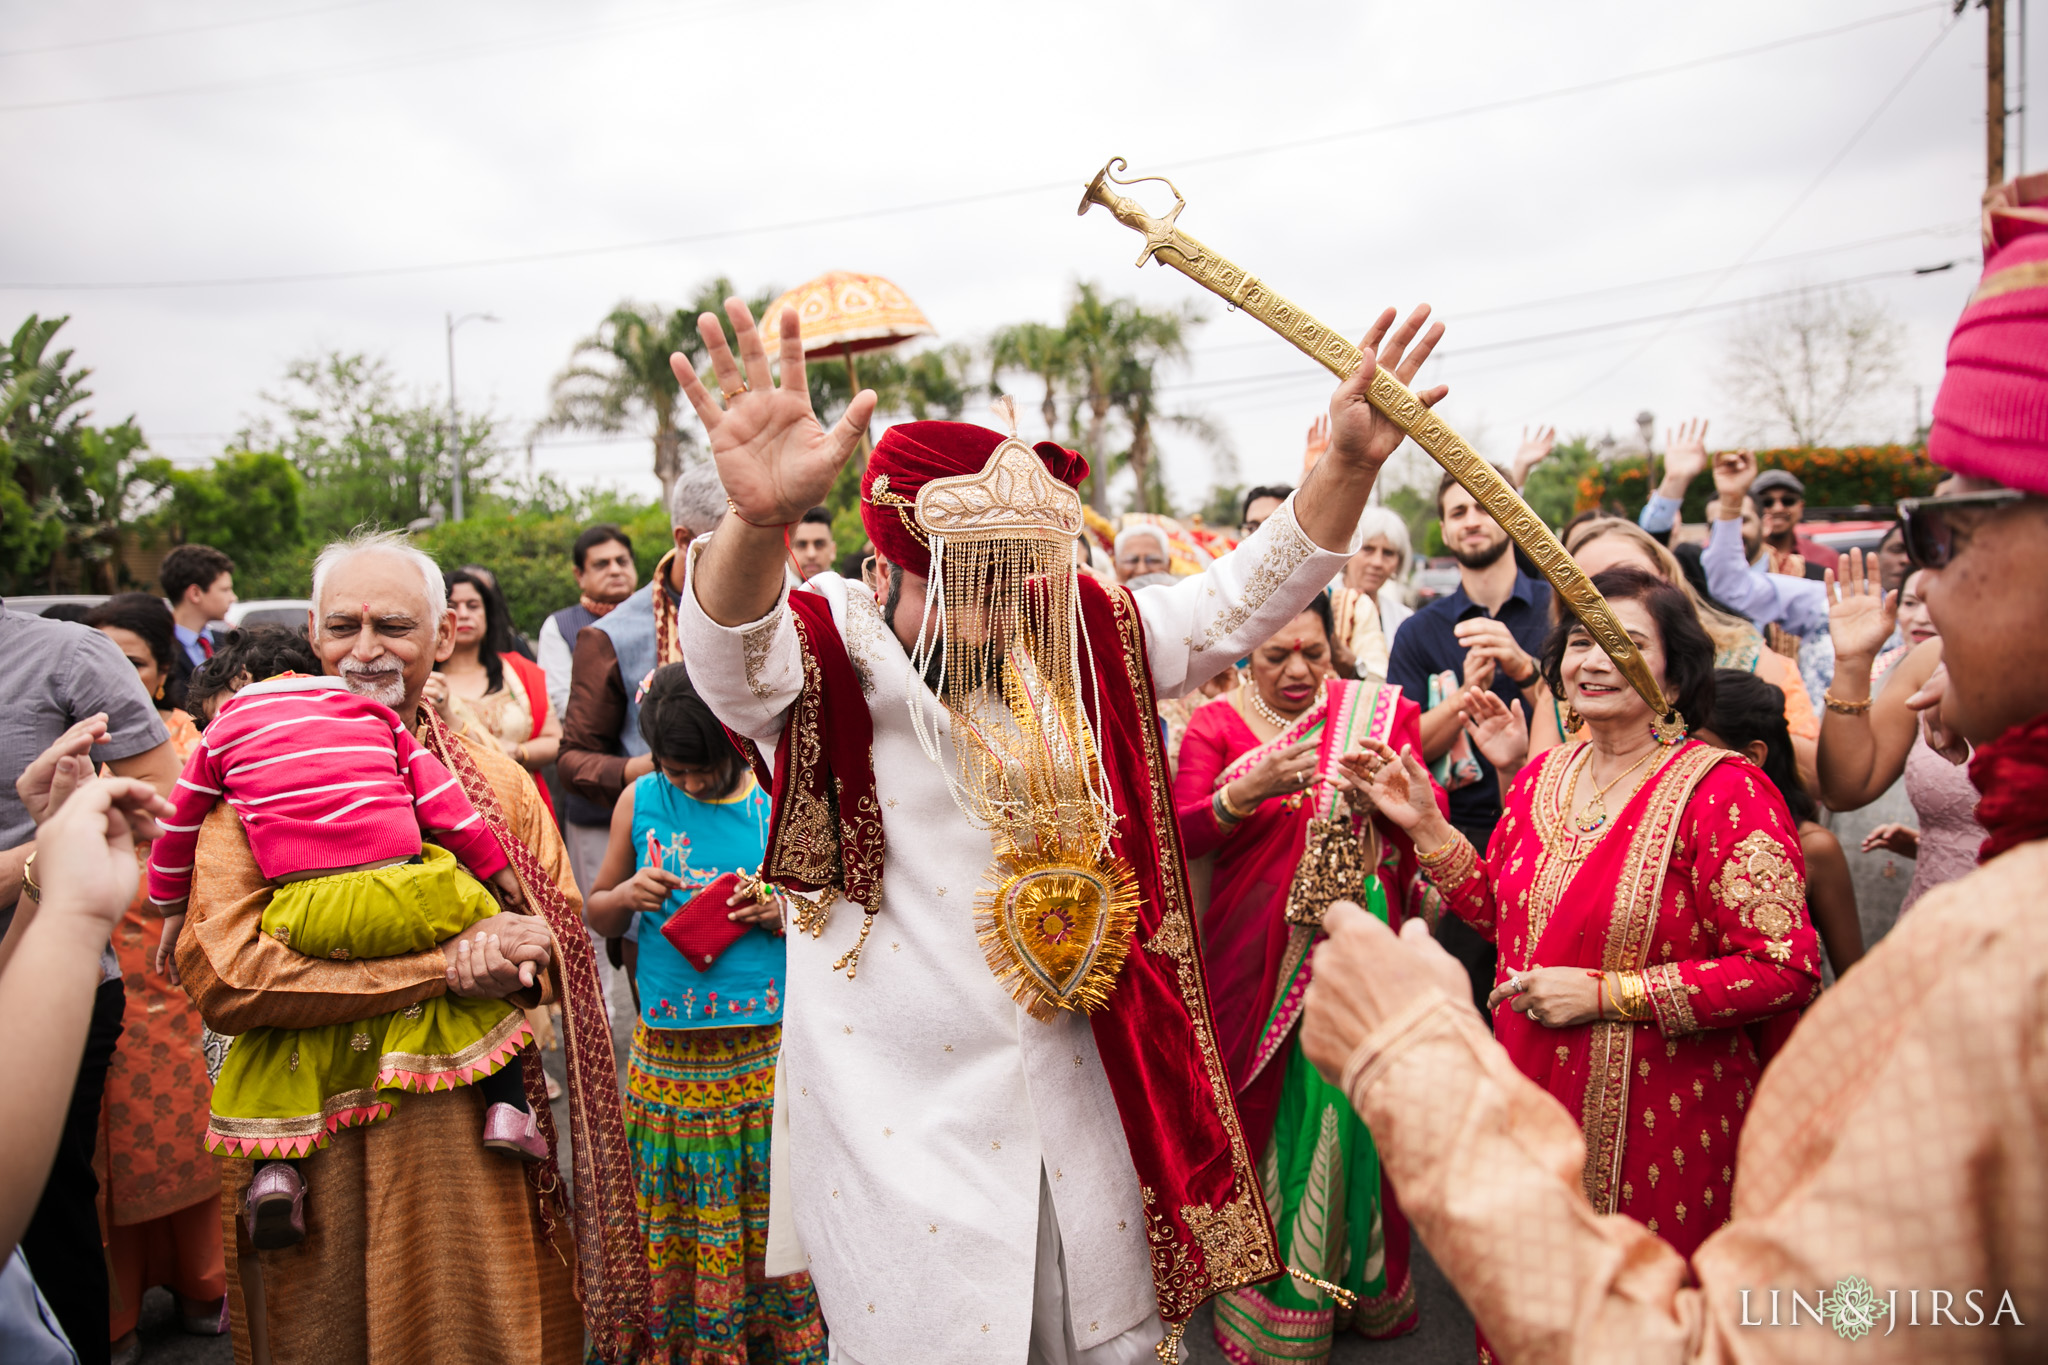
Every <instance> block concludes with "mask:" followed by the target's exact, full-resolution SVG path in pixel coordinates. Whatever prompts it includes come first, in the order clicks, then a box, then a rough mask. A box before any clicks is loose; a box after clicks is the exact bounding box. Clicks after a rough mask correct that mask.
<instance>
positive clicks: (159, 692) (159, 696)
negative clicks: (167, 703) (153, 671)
mask: <svg viewBox="0 0 2048 1365" xmlns="http://www.w3.org/2000/svg"><path fill="white" fill-rule="evenodd" d="M163 699H164V680H163V679H162V678H158V679H157V680H156V700H158V701H162V700H163Z"/></svg>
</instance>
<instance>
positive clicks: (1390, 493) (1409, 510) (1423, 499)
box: [1380, 484, 1444, 555]
mask: <svg viewBox="0 0 2048 1365" xmlns="http://www.w3.org/2000/svg"><path fill="white" fill-rule="evenodd" d="M1431 487H1432V488H1434V487H1435V485H1431ZM1380 501H1381V502H1383V503H1385V504H1386V505H1387V508H1388V510H1390V511H1391V512H1393V514H1394V515H1395V516H1397V517H1399V518H1401V520H1403V521H1405V522H1407V523H1408V543H1409V544H1410V545H1412V546H1414V548H1415V553H1416V554H1418V555H1434V554H1442V553H1443V547H1444V540H1443V533H1442V526H1441V524H1440V523H1439V521H1438V520H1437V512H1436V498H1435V497H1434V496H1433V495H1432V494H1431V493H1429V492H1426V491H1424V490H1423V489H1420V488H1417V487H1415V486H1414V485H1412V484H1399V485H1397V486H1395V487H1392V488H1388V489H1386V490H1385V491H1384V493H1383V494H1382V495H1381V497H1380Z"/></svg>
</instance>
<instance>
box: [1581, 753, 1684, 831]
mask: <svg viewBox="0 0 2048 1365" xmlns="http://www.w3.org/2000/svg"><path fill="white" fill-rule="evenodd" d="M1662 752H1663V746H1662V745H1652V746H1651V747H1650V749H1649V751H1648V752H1647V753H1645V754H1644V755H1643V756H1642V757H1641V758H1639V759H1637V760H1636V761H1635V762H1633V763H1631V764H1629V765H1628V766H1627V767H1626V768H1623V769H1622V770H1621V773H1620V774H1619V776H1617V777H1615V779H1614V780H1613V781H1611V782H1609V783H1608V784H1607V785H1606V786H1604V787H1602V786H1595V787H1594V788H1593V799H1592V800H1591V801H1588V802H1587V803H1586V809H1585V812H1584V814H1582V815H1580V816H1579V818H1578V820H1577V821H1576V823H1577V825H1578V827H1579V833H1581V834H1591V833H1593V832H1594V831H1595V830H1597V829H1599V828H1600V827H1601V826H1602V825H1604V824H1606V823H1607V793H1609V792H1611V791H1613V790H1614V789H1615V787H1616V786H1617V785H1619V784H1620V782H1621V779H1622V778H1624V777H1627V776H1628V775H1629V774H1630V773H1632V772H1634V771H1635V770H1636V769H1638V768H1640V767H1642V766H1643V764H1645V763H1647V762H1649V761H1650V760H1651V759H1653V758H1655V757H1656V756H1657V755H1658V754H1660V753H1662ZM1592 767H1593V746H1592V745H1590V744H1589V745H1587V746H1586V761H1585V762H1584V763H1582V764H1580V765H1579V766H1578V767H1576V768H1573V769H1572V780H1571V785H1570V786H1569V787H1567V788H1566V789H1565V794H1564V808H1565V810H1566V812H1567V813H1569V812H1570V810H1571V808H1572V806H1573V804H1574V803H1575V802H1576V801H1577V800H1578V798H1579V774H1580V773H1581V772H1587V771H1591V770H1592ZM1596 811H1597V812H1598V814H1595V812H1596Z"/></svg>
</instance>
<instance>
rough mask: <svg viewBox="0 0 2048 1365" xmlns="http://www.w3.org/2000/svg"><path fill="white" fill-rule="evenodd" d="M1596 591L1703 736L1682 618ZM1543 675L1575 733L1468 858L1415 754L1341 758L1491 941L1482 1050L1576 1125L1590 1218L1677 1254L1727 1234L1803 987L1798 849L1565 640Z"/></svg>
mask: <svg viewBox="0 0 2048 1365" xmlns="http://www.w3.org/2000/svg"><path fill="white" fill-rule="evenodd" d="M1593 583H1594V586H1596V587H1598V588H1599V589H1600V590H1601V592H1602V593H1604V594H1605V595H1606V597H1607V599H1608V601H1609V602H1610V603H1611V604H1612V605H1613V607H1614V611H1615V615H1616V616H1617V617H1618V618H1619V620H1620V622H1621V624H1622V626H1623V628H1625V629H1626V630H1627V631H1628V632H1629V634H1630V636H1631V637H1632V638H1633V639H1634V640H1635V642H1636V646H1637V648H1638V649H1640V650H1641V651H1642V653H1643V656H1644V659H1645V660H1646V661H1647V662H1648V664H1649V666H1650V670H1651V672H1652V673H1653V674H1656V675H1658V677H1659V678H1660V680H1661V682H1662V684H1663V687H1664V690H1665V695H1666V696H1667V697H1671V698H1672V699H1673V701H1674V704H1675V705H1677V707H1678V708H1679V710H1680V712H1681V713H1682V714H1683V715H1684V717H1685V718H1686V719H1687V720H1688V721H1689V722H1690V723H1691V724H1693V725H1704V724H1705V723H1706V722H1707V720H1708V718H1709V715H1710V713H1711V711H1712V707H1713V673H1714V658H1713V655H1714V649H1713V644H1712V642H1711V641H1710V640H1709V639H1708V637H1707V635H1706V633H1705V632H1704V631H1703V630H1702V629H1701V627H1700V625H1699V621H1698V619H1697V617H1696V616H1695V615H1694V613H1693V611H1692V608H1691V606H1690V605H1689V604H1688V603H1687V602H1686V600H1685V599H1684V598H1683V597H1681V596H1680V595H1679V594H1678V592H1677V591H1676V590H1675V589H1673V588H1671V587H1670V586H1668V585H1666V584H1664V583H1662V582H1661V581H1659V580H1658V579H1656V578H1653V577H1652V576H1650V575H1649V574H1646V573H1643V572H1641V571H1640V570H1636V569H1611V570H1609V571H1607V572H1606V573H1602V574H1599V575H1597V576H1595V578H1594V579H1593ZM1543 669H1544V673H1545V676H1546V678H1547V679H1548V682H1549V685H1550V687H1551V689H1552V695H1553V696H1556V697H1559V698H1561V699H1563V700H1564V701H1565V702H1566V703H1568V705H1569V707H1570V709H1572V710H1575V711H1576V712H1577V713H1578V715H1579V716H1580V717H1583V718H1584V722H1585V724H1586V726H1587V728H1588V733H1589V735H1590V738H1588V739H1586V740H1581V741H1578V742H1574V743H1567V744H1564V745H1562V746H1560V747H1558V748H1555V749H1552V750H1550V751H1548V752H1547V753H1544V754H1542V755H1540V756H1539V757H1538V758H1537V759H1536V760H1535V762H1533V763H1532V764H1530V766H1529V767H1528V768H1527V769H1525V770H1524V771H1523V772H1522V773H1521V774H1520V776H1519V777H1517V778H1516V780H1515V783H1514V786H1513V788H1512V789H1511V790H1510V792H1509V793H1508V799H1507V811H1506V814H1505V816H1504V817H1503V819H1502V820H1501V822H1500V825H1499V827H1498V828H1497V829H1496V830H1495V832H1494V836H1493V840H1492V846H1491V847H1490V848H1489V849H1488V851H1487V854H1486V856H1485V857H1484V858H1483V859H1482V858H1481V857H1480V856H1479V855H1478V853H1477V852H1476V851H1475V850H1474V849H1473V847H1472V846H1471V844H1469V843H1467V842H1466V841H1465V838H1464V836H1463V835H1460V834H1459V833H1458V832H1457V831H1456V830H1455V829H1453V828H1452V827H1451V826H1450V825H1449V824H1448V823H1446V822H1445V821H1444V820H1443V819H1442V817H1441V816H1440V815H1439V814H1438V812H1437V810H1436V807H1435V806H1434V804H1433V803H1432V802H1431V801H1430V799H1429V794H1428V787H1427V783H1426V779H1425V778H1424V776H1423V772H1422V769H1421V768H1420V767H1419V766H1418V765H1417V764H1416V761H1415V759H1414V758H1413V756H1412V755H1399V756H1397V755H1396V753H1395V751H1394V750H1393V749H1392V748H1386V749H1381V750H1380V751H1379V752H1378V755H1377V756H1376V757H1371V758H1365V759H1358V760H1353V763H1354V765H1355V766H1356V767H1357V768H1358V770H1359V771H1360V772H1361V774H1362V775H1363V774H1364V773H1365V772H1366V770H1368V769H1369V770H1370V775H1369V777H1368V778H1367V781H1368V784H1369V785H1368V790H1369V791H1370V794H1371V796H1372V798H1373V800H1374V802H1375V804H1376V805H1377V806H1378V807H1379V809H1380V811H1381V812H1382V814H1384V815H1385V816H1386V817H1387V818H1389V819H1391V820H1392V821H1393V823H1394V824H1396V825H1398V826H1400V827H1401V828H1402V829H1404V830H1406V831H1407V832H1408V833H1409V835H1410V837H1411V838H1412V839H1413V840H1414V843H1415V847H1416V849H1417V851H1418V856H1419V857H1420V859H1421V862H1422V866H1423V871H1424V875H1426V876H1427V877H1428V878H1430V880H1431V881H1433V882H1434V883H1435V884H1436V886H1437V888H1438V889H1439V890H1440V891H1441V892H1442V893H1443V896H1444V901H1445V904H1446V906H1447V907H1448V908H1449V909H1450V910H1451V911H1453V912H1454V913H1456V914H1458V915H1460V916H1461V917H1463V918H1464V919H1465V920H1466V921H1468V922H1469V923H1471V924H1472V925H1473V927H1475V928H1477V929H1478V930H1479V931H1480V932H1481V933H1484V934H1486V935H1487V936H1488V937H1490V938H1493V939H1494V940H1495V941H1496V942H1498V943H1499V945H1500V972H1499V977H1498V984H1497V985H1496V987H1495V989H1494V992H1493V995H1492V998H1491V1000H1490V1001H1489V1004H1490V1005H1491V1006H1492V1009H1493V1028H1494V1035H1495V1036H1496V1037H1497V1038H1498V1039H1499V1040H1500V1042H1501V1045H1502V1046H1503V1047H1505V1048H1506V1049H1507V1050H1508V1053H1509V1055H1510V1056H1512V1057H1513V1058H1514V1060H1515V1064H1516V1065H1517V1066H1518V1067H1519V1068H1521V1070H1522V1072H1523V1074H1525V1075H1527V1076H1529V1077H1530V1078H1531V1079H1532V1080H1535V1081H1536V1082H1537V1083H1538V1084H1540V1085H1543V1086H1544V1087H1545V1088H1546V1089H1548V1090H1549V1091H1550V1093H1551V1094H1552V1095H1554V1096H1556V1097H1557V1099H1558V1100H1559V1101H1560V1102H1562V1103H1563V1104H1564V1105H1565V1107H1566V1108H1567V1109H1569V1110H1570V1111H1571V1112H1572V1113H1573V1114H1575V1115H1577V1116H1578V1117H1579V1122H1580V1126H1581V1128H1582V1129H1583V1130H1584V1133H1585V1139H1586V1162H1585V1170H1584V1181H1585V1189H1586V1195H1587V1197H1588V1198H1589V1199H1590V1200H1591V1201H1592V1204H1593V1207H1594V1208H1595V1209H1597V1210H1600V1211H1602V1212H1606V1213H1616V1212H1619V1213H1625V1214H1628V1215H1630V1216H1631V1217H1634V1218H1636V1219H1637V1220H1639V1221H1641V1222H1642V1223H1644V1224H1645V1225H1647V1226H1648V1227H1649V1229H1650V1230H1651V1231H1652V1232H1655V1233H1657V1234H1658V1235H1659V1236H1661V1237H1663V1238H1664V1239H1665V1240H1666V1241H1667V1242H1669V1243H1671V1244H1672V1245H1673V1246H1674V1247H1676V1248H1677V1249H1678V1252H1679V1254H1680V1255H1683V1256H1688V1257H1689V1256H1690V1255H1691V1254H1692V1252H1693V1251H1694V1249H1695V1248H1697V1247H1698V1246H1699V1244H1700V1243H1701V1242H1702V1241H1704V1240H1705V1239H1706V1237H1707V1234H1709V1233H1710V1232H1712V1231H1713V1230H1714V1229H1716V1228H1718V1227H1719V1226H1720V1225H1721V1224H1722V1223H1724V1222H1726V1221H1727V1219H1728V1213H1729V1204H1728V1196H1729V1192H1730V1182H1731V1181H1732V1179H1733V1175H1734V1169H1735V1151H1736V1143H1737V1141H1738V1140H1739V1139H1740V1137H1741V1134H1742V1120H1743V1116H1744V1114H1745V1113H1746V1111H1747V1109H1748V1105H1749V1101H1750V1098H1751V1097H1752V1096H1753V1095H1754V1094H1755V1092H1756V1084H1757V1079H1758V1077H1759V1076H1760V1075H1761V1073H1762V1069H1763V1065H1764V1062H1765V1061H1766V1060H1767V1059H1768V1057H1769V1056H1770V1055H1771V1053H1772V1052H1773V1051H1774V1050H1775V1045H1776V1044H1777V1043H1778V1042H1780V1041H1782V1039H1783V1038H1784V1036H1785V1035H1786V1034H1788V1033H1789V1032H1790V1030H1791V1027H1792V1025H1793V1024H1794V1023H1795V1022H1796V1021H1797V1018H1798V1012H1799V1010H1800V1009H1801V1008H1803V1007H1804V1006H1805V1005H1806V1004H1807V1003H1808V1002H1809V1001H1810V1000H1812V999H1813V997H1814V995H1815V994H1816V993H1817V992H1818V990H1819V987H1820V957H1819V941H1818V939H1817V937H1816V936H1815V933H1814V930H1813V926H1812V923H1811V921H1810V920H1809V919H1808V917H1807V913H1806V887H1805V863H1804V860H1803V858H1802V857H1801V855H1800V850H1799V837H1798V834H1797V833H1796V831H1795V828H1794V826H1793V823H1792V818H1791V816H1790V815H1789V814H1788V813H1787V811H1786V809H1785V803H1784V800H1783V799H1782V798H1781V797H1780V796H1779V795H1778V792H1777V789H1776V788H1775V787H1773V786H1772V784H1771V782H1770V780H1769V779H1768V778H1766V777H1764V776H1763V775H1762V773H1761V772H1759V771H1758V769H1757V768H1755V767H1754V766H1753V765H1752V764H1751V763H1750V762H1749V761H1748V760H1747V759H1745V758H1742V757H1741V756H1740V755H1737V754H1733V753H1730V752H1728V751H1726V750H1722V749H1716V748H1714V747H1712V746H1710V745H1707V744H1703V743H1701V742H1700V741H1698V740H1695V739H1683V740H1681V741H1680V742H1678V743H1677V744H1674V745H1669V746H1666V745H1662V744H1659V743H1658V742H1657V740H1656V739H1655V738H1654V737H1653V735H1652V732H1651V729H1650V721H1651V715H1650V711H1649V708H1648V707H1647V706H1645V705H1644V703H1643V701H1642V700H1641V698H1639V697H1638V696H1637V695H1636V694H1635V693H1634V692H1633V691H1632V690H1631V689H1630V688H1629V686H1628V684H1627V683H1626V682H1625V681H1624V680H1623V679H1622V677H1621V674H1620V672H1619V670H1617V669H1616V668H1615V667H1614V665H1613V663H1612V662H1611V661H1610V660H1609V659H1608V657H1607V655H1606V654H1605V652H1603V651H1602V650H1601V649H1600V648H1599V647H1598V646H1597V645H1595V644H1594V643H1593V640H1592V638H1591V636H1589V635H1588V634H1587V633H1586V630H1585V628H1584V627H1583V626H1581V625H1579V624H1578V622H1577V621H1575V620H1573V621H1568V622H1567V623H1566V624H1565V625H1564V626H1560V627H1559V628H1558V630H1557V631H1556V633H1554V634H1553V635H1552V637H1551V641H1550V644H1549V646H1548V647H1547V648H1546V649H1545V651H1544V658H1543ZM1571 728H1572V729H1574V730H1576V729H1577V728H1578V726H1577V725H1576V724H1573V725H1571ZM1502 1235H1503V1236H1513V1235H1514V1230H1513V1229H1512V1228H1503V1229H1502Z"/></svg>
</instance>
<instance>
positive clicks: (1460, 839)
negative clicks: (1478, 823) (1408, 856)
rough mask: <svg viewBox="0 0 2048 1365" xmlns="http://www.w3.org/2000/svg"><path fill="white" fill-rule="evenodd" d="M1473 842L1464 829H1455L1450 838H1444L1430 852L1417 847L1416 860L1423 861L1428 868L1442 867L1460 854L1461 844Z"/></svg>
mask: <svg viewBox="0 0 2048 1365" xmlns="http://www.w3.org/2000/svg"><path fill="white" fill-rule="evenodd" d="M1471 842H1472V841H1471V840H1469V839H1467V838H1466V837H1465V834H1464V831H1462V830H1453V831H1452V832H1451V837H1450V838H1448V839H1446V840H1444V841H1443V842H1442V843H1441V844H1438V845H1437V846H1436V847H1435V848H1434V849H1432V850H1430V851H1429V852H1428V853H1424V852H1423V851H1422V850H1421V849H1419V848H1418V849H1416V850H1415V861H1416V862H1418V863H1421V864H1422V865H1423V866H1424V867H1427V868H1432V869H1434V868H1439V867H1442V866H1443V865H1444V864H1445V863H1447V862H1449V861H1450V860H1451V859H1453V858H1455V857H1457V856H1458V849H1459V846H1460V845H1462V844H1469V843H1471Z"/></svg>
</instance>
